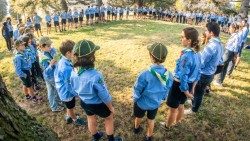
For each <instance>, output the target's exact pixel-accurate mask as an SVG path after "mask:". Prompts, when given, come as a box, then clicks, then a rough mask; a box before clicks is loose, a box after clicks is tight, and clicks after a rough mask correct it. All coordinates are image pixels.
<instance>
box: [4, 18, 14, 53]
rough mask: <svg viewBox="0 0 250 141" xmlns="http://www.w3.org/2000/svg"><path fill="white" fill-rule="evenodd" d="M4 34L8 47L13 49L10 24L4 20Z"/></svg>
mask: <svg viewBox="0 0 250 141" xmlns="http://www.w3.org/2000/svg"><path fill="white" fill-rule="evenodd" d="M2 36H3V37H4V39H5V42H6V46H7V49H8V50H9V51H11V48H12V47H11V38H10V32H9V28H8V25H7V22H4V23H3V27H2Z"/></svg>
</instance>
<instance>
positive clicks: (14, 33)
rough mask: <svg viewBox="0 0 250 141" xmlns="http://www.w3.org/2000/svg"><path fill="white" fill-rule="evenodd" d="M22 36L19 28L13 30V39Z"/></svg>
mask: <svg viewBox="0 0 250 141" xmlns="http://www.w3.org/2000/svg"><path fill="white" fill-rule="evenodd" d="M20 36H21V34H20V32H19V29H18V28H17V29H15V30H14V32H13V39H14V41H15V40H17V39H18V38H19V37H20Z"/></svg>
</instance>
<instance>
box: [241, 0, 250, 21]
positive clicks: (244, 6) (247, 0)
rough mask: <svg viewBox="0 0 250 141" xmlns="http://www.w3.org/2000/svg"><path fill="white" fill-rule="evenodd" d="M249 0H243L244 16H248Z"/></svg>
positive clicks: (242, 11) (242, 10) (242, 9)
mask: <svg viewBox="0 0 250 141" xmlns="http://www.w3.org/2000/svg"><path fill="white" fill-rule="evenodd" d="M249 2H250V0H243V1H242V4H241V10H240V11H241V13H242V14H243V17H244V18H246V17H247V15H248V9H249Z"/></svg>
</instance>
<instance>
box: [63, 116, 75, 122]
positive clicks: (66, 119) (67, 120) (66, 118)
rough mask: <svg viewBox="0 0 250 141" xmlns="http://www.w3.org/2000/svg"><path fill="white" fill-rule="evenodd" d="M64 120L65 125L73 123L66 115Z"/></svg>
mask: <svg viewBox="0 0 250 141" xmlns="http://www.w3.org/2000/svg"><path fill="white" fill-rule="evenodd" d="M64 119H65V121H66V123H67V124H70V123H72V122H73V119H72V118H71V117H70V116H68V115H66V116H65V117H64Z"/></svg>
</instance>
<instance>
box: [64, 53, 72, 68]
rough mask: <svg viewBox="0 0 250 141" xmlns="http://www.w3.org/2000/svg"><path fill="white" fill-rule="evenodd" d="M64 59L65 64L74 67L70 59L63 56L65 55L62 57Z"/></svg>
mask: <svg viewBox="0 0 250 141" xmlns="http://www.w3.org/2000/svg"><path fill="white" fill-rule="evenodd" d="M62 59H63V60H64V62H65V63H66V64H68V65H71V66H72V62H71V60H70V59H68V58H67V57H65V56H63V55H62Z"/></svg>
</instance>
